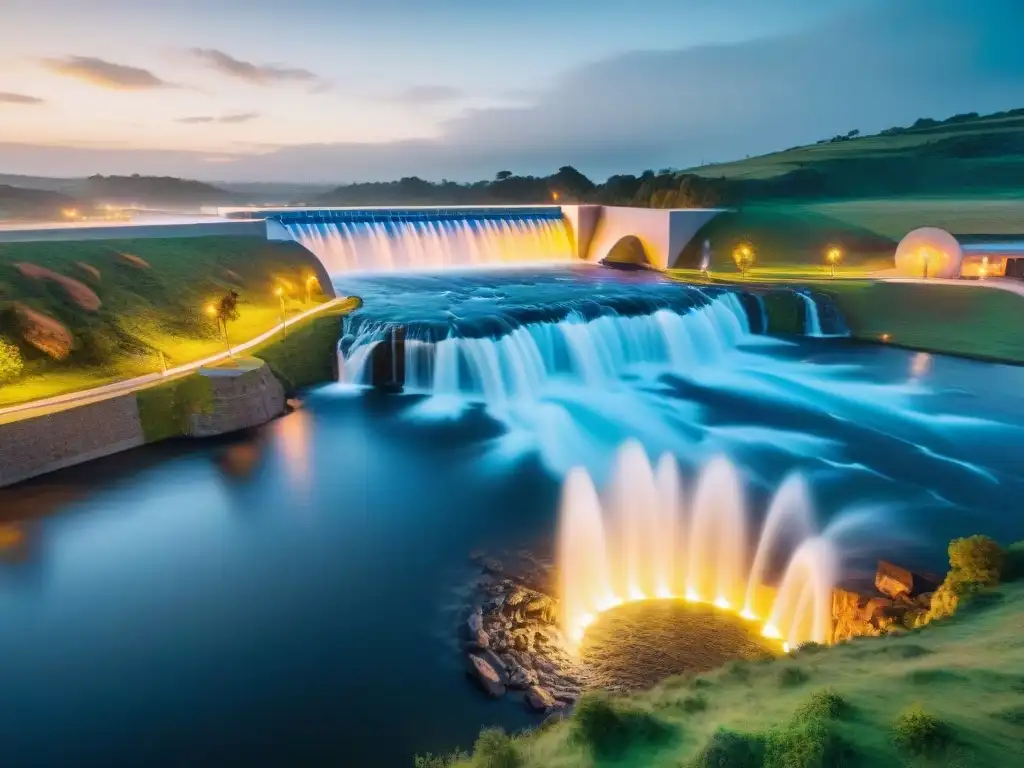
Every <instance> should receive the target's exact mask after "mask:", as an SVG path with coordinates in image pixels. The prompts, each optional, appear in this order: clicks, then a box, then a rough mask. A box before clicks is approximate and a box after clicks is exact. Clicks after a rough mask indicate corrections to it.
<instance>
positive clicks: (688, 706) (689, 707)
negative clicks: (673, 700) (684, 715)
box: [679, 693, 708, 712]
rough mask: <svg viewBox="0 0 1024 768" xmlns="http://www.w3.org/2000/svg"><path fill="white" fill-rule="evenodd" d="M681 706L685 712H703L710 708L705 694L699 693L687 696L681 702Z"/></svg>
mask: <svg viewBox="0 0 1024 768" xmlns="http://www.w3.org/2000/svg"><path fill="white" fill-rule="evenodd" d="M679 707H680V709H682V710H683V712H703V711H704V710H705V709H707V708H708V700H707V697H706V696H704V694H702V693H698V694H697V695H696V696H687V697H686V698H685V699H683V700H682V701H681V702H680V703H679Z"/></svg>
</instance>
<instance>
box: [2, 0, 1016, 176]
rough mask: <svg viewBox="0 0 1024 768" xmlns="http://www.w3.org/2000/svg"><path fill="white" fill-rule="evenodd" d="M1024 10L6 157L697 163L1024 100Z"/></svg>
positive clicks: (695, 53) (722, 48)
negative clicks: (305, 136)
mask: <svg viewBox="0 0 1024 768" xmlns="http://www.w3.org/2000/svg"><path fill="white" fill-rule="evenodd" d="M1019 18H1020V8H1019V0H986V3H985V4H984V13H982V12H980V11H979V7H978V6H976V5H974V4H972V3H971V2H969V1H968V0H930V1H928V0H901V2H900V3H888V2H886V3H871V4H870V5H865V6H863V7H861V6H860V5H859V4H858V6H857V10H856V11H854V12H851V13H850V14H848V15H847V14H844V15H842V16H833V17H831V18H830V19H828V20H827V21H826V22H823V23H820V24H818V25H817V26H814V27H811V28H807V29H805V30H804V31H802V32H800V33H797V34H790V35H786V36H776V37H771V38H762V39H757V40H748V41H744V42H738V43H733V44H723V45H714V46H701V47H690V48H683V49H679V50H666V51H644V50H637V51H632V52H626V53H622V54H619V55H616V56H612V57H608V58H606V59H604V60H600V61H595V62H592V63H590V64H587V65H584V66H581V67H579V68H577V69H575V70H573V71H570V72H566V73H564V75H563V76H562V77H561V78H560V79H559V81H558V82H557V83H556V84H555V85H554V86H553V87H551V88H549V89H547V90H537V91H536V92H535V93H533V97H532V99H531V101H530V102H529V103H522V104H511V105H506V106H502V107H494V108H488V109H473V110H466V111H464V112H462V113H461V114H459V115H458V116H457V117H455V118H453V119H451V120H448V121H447V122H445V123H443V124H441V126H440V129H439V131H438V136H437V138H430V139H419V140H410V141H399V142H382V143H377V144H373V143H359V144H356V143H334V144H309V145H301V146H291V147H282V148H278V149H274V150H268V151H263V152H255V151H254V152H252V153H251V154H248V155H247V154H242V153H240V154H238V155H237V156H236V157H237V161H236V162H233V163H231V164H229V165H221V166H219V167H217V168H213V167H212V166H210V165H209V164H208V163H206V162H204V160H203V158H204V157H205V156H206V155H203V154H199V153H192V154H190V153H177V154H174V155H169V154H167V153H162V154H161V153H155V152H138V153H135V154H132V155H129V154H125V153H122V154H117V153H106V154H103V155H102V156H100V155H96V156H85V155H79V154H75V153H76V152H79V153H81V152H84V150H70V149H69V150H66V151H62V152H61V153H56V152H55V151H51V150H50V148H36V151H34V152H30V151H28V149H27V148H26V147H25V146H23V145H19V147H18V149H17V150H15V149H14V148H13V147H12V146H8V147H6V148H5V147H3V146H0V166H3V167H10V168H17V169H19V170H18V171H17V172H21V173H64V172H70V170H71V167H73V168H86V169H88V172H89V173H95V172H97V171H100V170H102V171H103V172H105V173H114V172H119V173H124V172H129V173H131V172H139V173H144V172H149V173H153V172H157V171H159V172H160V173H164V174H165V173H169V172H170V173H175V174H178V175H190V176H196V177H199V178H218V179H225V180H256V179H262V180H268V181H270V180H288V181H310V182H313V181H317V182H328V183H336V182H342V181H358V180H379V179H392V178H398V177H401V176H410V175H418V176H422V177H425V178H432V179H440V178H445V177H446V178H449V179H466V180H468V179H475V178H489V177H491V176H492V175H493V174H494V172H495V171H497V170H499V169H501V168H508V167H513V168H515V169H516V170H517V171H519V172H521V173H549V172H552V171H553V170H554V169H557V168H558V167H560V166H562V165H566V164H571V165H573V166H575V167H577V168H579V169H580V170H582V171H583V172H585V173H587V174H588V175H590V176H592V177H594V178H604V177H606V176H608V175H609V174H612V173H639V172H641V171H643V170H644V169H645V168H662V167H665V166H672V167H677V168H684V167H689V166H693V165H697V164H699V163H701V162H702V161H721V160H729V159H735V158H740V157H743V156H744V155H747V154H750V155H754V154H760V153H762V152H768V151H773V150H779V149H783V148H785V147H789V146H793V145H795V144H801V143H809V142H813V141H815V140H817V139H821V138H826V137H829V136H833V135H835V134H837V133H846V132H847V131H849V130H851V129H854V128H857V129H860V130H862V131H864V132H866V133H867V132H873V131H877V130H879V129H882V128H887V127H889V126H892V125H908V124H910V123H912V122H913V121H914V120H915V119H917V118H919V117H927V116H930V117H944V116H948V115H952V114H955V113H958V112H969V111H978V112H982V113H985V112H992V111H997V110H1003V109H1008V108H1014V107H1024V47H1021V46H1020V45H1018V43H1017V41H1016V37H1015V36H1016V30H1017V29H1018V28H1019V25H1018V24H1017V23H1016V21H1018V20H1019ZM251 138H253V139H254V140H258V138H259V137H256V136H253V137H251ZM61 163H66V164H68V165H69V166H70V167H69V168H68V170H67V171H65V170H64V169H63V168H62V166H61V165H60V164H61ZM47 169H49V170H47ZM133 169H134V170H133ZM11 172H15V171H13V170H12V171H11Z"/></svg>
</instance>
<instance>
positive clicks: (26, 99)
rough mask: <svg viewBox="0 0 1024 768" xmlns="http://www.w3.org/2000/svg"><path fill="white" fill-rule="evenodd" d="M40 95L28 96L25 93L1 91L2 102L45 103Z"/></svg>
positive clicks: (0, 100)
mask: <svg viewBox="0 0 1024 768" xmlns="http://www.w3.org/2000/svg"><path fill="white" fill-rule="evenodd" d="M43 103H45V102H44V100H43V99H40V98H39V97H38V96H26V95H25V94H23V93H5V92H4V91H0V104H43Z"/></svg>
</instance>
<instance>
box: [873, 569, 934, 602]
mask: <svg viewBox="0 0 1024 768" xmlns="http://www.w3.org/2000/svg"><path fill="white" fill-rule="evenodd" d="M941 581H942V580H941V579H940V578H938V577H936V576H933V575H931V574H925V573H916V572H914V571H910V570H907V569H906V568H901V567H900V566H898V565H893V564H892V563H889V562H886V561H885V560H879V561H878V568H877V570H876V571H875V588H876V589H877V590H878V591H879V592H881V593H882V594H883V595H888V596H889V597H891V598H892V599H894V600H903V599H910V598H914V597H917V596H918V595H920V594H922V593H924V592H934V591H935V590H936V589H937V588H938V586H939V584H940V583H941Z"/></svg>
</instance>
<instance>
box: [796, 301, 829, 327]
mask: <svg viewBox="0 0 1024 768" xmlns="http://www.w3.org/2000/svg"><path fill="white" fill-rule="evenodd" d="M796 295H797V296H799V297H800V298H801V300H802V301H803V303H804V335H805V336H813V337H814V338H816V339H820V338H821V337H822V336H824V335H825V334H824V333H822V332H821V317H820V316H819V315H818V303H817V302H816V301H815V300H814V297H812V296H809V295H808V294H806V293H801V292H800V291H797V294H796Z"/></svg>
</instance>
